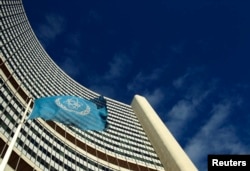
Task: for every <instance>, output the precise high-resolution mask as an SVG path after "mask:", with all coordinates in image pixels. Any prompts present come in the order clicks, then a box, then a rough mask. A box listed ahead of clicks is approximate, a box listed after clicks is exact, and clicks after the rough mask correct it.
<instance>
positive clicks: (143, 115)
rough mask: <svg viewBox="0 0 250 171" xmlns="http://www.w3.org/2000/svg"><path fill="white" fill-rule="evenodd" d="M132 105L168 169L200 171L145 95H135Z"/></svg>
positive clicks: (168, 170) (165, 167)
mask: <svg viewBox="0 0 250 171" xmlns="http://www.w3.org/2000/svg"><path fill="white" fill-rule="evenodd" d="M131 106H132V109H133V110H134V112H135V114H136V116H137V117H138V120H139V122H140V123H141V125H142V127H143V129H144V131H145V132H146V134H147V135H148V138H149V140H150V142H151V143H152V146H153V147H154V149H155V151H156V153H157V154H158V157H159V159H160V160H161V162H162V164H163V166H164V169H165V170H166V171H198V169H197V168H196V166H195V165H194V164H193V162H192V161H191V160H190V159H189V157H188V156H187V154H186V153H185V152H184V150H183V149H182V148H181V146H180V145H179V143H178V142H177V141H176V139H175V138H174V136H173V135H172V134H171V132H170V131H169V130H168V128H167V127H166V126H165V125H164V124H163V122H162V120H161V119H160V118H159V116H158V115H157V113H156V112H155V111H154V109H153V108H152V107H151V105H150V104H149V102H148V101H147V100H146V98H145V97H143V96H140V95H135V96H134V98H133V100H132V103H131Z"/></svg>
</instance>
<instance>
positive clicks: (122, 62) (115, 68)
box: [104, 54, 132, 81]
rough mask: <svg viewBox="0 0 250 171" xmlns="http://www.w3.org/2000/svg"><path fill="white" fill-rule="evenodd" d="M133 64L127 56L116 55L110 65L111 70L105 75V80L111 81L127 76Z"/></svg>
mask: <svg viewBox="0 0 250 171" xmlns="http://www.w3.org/2000/svg"><path fill="white" fill-rule="evenodd" d="M131 64H132V62H131V61H130V59H129V57H128V56H127V55H126V54H116V55H115V56H114V57H113V59H112V61H111V62H110V63H109V69H108V70H107V72H106V74H105V75H104V79H105V80H107V81H109V80H113V79H117V78H121V77H123V76H125V75H127V72H128V69H129V67H130V65H131Z"/></svg>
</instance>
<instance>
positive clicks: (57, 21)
mask: <svg viewBox="0 0 250 171" xmlns="http://www.w3.org/2000/svg"><path fill="white" fill-rule="evenodd" d="M64 29H65V19H64V18H63V17H62V16H60V15H57V14H49V15H46V16H45V23H43V24H40V25H39V27H38V28H37V35H38V38H39V39H40V41H41V42H42V43H43V44H44V45H45V46H46V45H48V44H49V43H50V42H51V41H54V39H55V38H56V37H57V36H58V35H60V34H61V33H62V32H63V31H64Z"/></svg>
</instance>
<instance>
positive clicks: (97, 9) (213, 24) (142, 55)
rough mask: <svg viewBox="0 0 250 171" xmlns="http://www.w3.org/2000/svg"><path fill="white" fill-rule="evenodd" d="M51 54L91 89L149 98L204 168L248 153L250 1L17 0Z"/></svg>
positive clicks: (124, 97) (121, 97) (124, 98)
mask: <svg viewBox="0 0 250 171" xmlns="http://www.w3.org/2000/svg"><path fill="white" fill-rule="evenodd" d="M23 1H24V6H25V9H26V12H27V15H28V18H29V19H30V22H31V25H32V27H33V29H34V31H35V33H36V35H37V36H38V38H39V40H40V41H41V43H42V44H43V46H44V47H45V49H46V51H47V52H48V54H49V55H50V56H51V57H52V58H53V59H54V60H55V62H56V63H57V64H58V65H59V66H60V67H61V68H62V69H63V70H64V71H65V72H66V73H68V74H69V75H70V76H71V77H72V78H74V79H75V80H76V81H78V82H79V83H81V84H82V85H84V86H85V87H87V88H90V89H91V90H94V91H97V92H99V93H101V94H103V95H105V96H108V97H111V98H114V99H117V100H119V101H122V102H125V103H128V104H130V102H131V100H132V98H133V96H134V94H141V95H143V96H145V97H146V98H147V99H148V100H149V102H150V103H151V104H152V106H153V107H154V108H155V110H156V111H157V113H158V114H159V115H160V117H161V118H162V120H163V122H164V123H165V124H166V125H167V127H168V128H169V129H170V130H171V132H172V133H173V134H174V136H175V137H176V139H177V140H178V141H179V142H180V144H181V146H182V147H183V148H184V150H185V151H186V152H187V153H188V155H189V156H190V158H191V159H192V160H193V161H194V163H195V164H196V165H197V167H198V168H199V169H200V170H206V160H207V158H206V157H207V154H224V153H226V154H243V153H248V154H249V153H250V146H249V144H250V133H249V125H250V115H249V111H250V110H249V108H250V107H249V98H250V93H249V92H250V67H249V63H250V58H249V56H250V51H249V49H250V48H249V46H250V32H249V30H250V10H249V6H250V2H248V1H235V0H190V1H184V0H175V1H170V0H156V1H149V0H144V1H141V0H137V1H136V0H126V1H125V0H123V1H122V0H120V1H117V0H110V1H104V0H96V1H83V0H75V1H72V2H70V3H69V2H68V1H59V0H54V1H49V0H44V1H28V0H23Z"/></svg>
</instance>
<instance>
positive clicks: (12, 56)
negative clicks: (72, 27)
mask: <svg viewBox="0 0 250 171" xmlns="http://www.w3.org/2000/svg"><path fill="white" fill-rule="evenodd" d="M0 7H1V8H0V123H1V124H0V155H1V159H2V158H3V156H4V155H5V152H6V149H7V148H8V144H9V143H10V141H11V139H12V137H13V134H14V132H15V130H16V127H17V125H18V124H19V122H20V119H21V117H22V112H23V111H24V110H25V108H26V106H27V103H28V99H29V97H32V98H33V99H36V98H40V97H46V96H53V95H74V96H80V97H84V98H86V99H92V98H96V97H98V96H99V94H97V93H95V92H93V91H91V90H89V89H87V88H85V87H84V86H82V85H80V84H78V83H77V82H75V81H74V80H73V79H72V78H70V77H69V76H68V75H67V74H65V73H64V72H63V71H62V70H61V69H60V68H59V67H58V66H57V65H56V64H55V63H54V62H53V60H52V59H51V58H50V57H49V55H48V54H47V53H46V51H45V50H44V49H43V47H42V46H41V44H40V43H39V41H38V39H37V37H36V36H35V34H34V32H33V30H32V28H31V26H30V24H29V21H28V19H27V17H26V14H25V10H24V7H23V4H22V1H21V0H0ZM105 99H106V101H107V109H108V113H109V115H108V122H109V127H108V129H107V130H106V131H103V132H96V131H81V130H79V129H77V128H74V127H67V126H65V125H62V124H60V123H56V122H53V121H44V120H42V119H36V120H27V121H26V122H25V123H24V125H23V126H22V129H21V132H20V134H19V136H18V139H17V141H16V144H15V146H14V149H13V151H12V154H11V157H10V159H9V161H8V166H7V167H6V169H7V170H8V169H9V170H25V171H28V170H43V171H44V170H67V171H68V170H106V171H109V170H138V171H144V170H145V171H147V170H148V171H154V170H175V169H176V168H177V169H178V170H185V169H188V168H189V171H192V170H196V169H195V166H193V164H192V162H191V161H190V160H189V158H188V157H187V156H186V154H185V153H184V152H183V150H182V149H181V147H180V146H179V145H178V143H177V142H176V141H175V139H174V138H173V137H172V136H171V134H170V133H169V131H168V130H167V128H166V127H165V126H164V125H163V123H162V122H161V121H160V119H159V118H158V116H157V114H155V112H154V111H153V109H152V108H151V107H150V105H149V104H148V103H147V101H146V100H145V99H144V98H143V97H141V96H135V98H134V100H133V102H132V104H131V105H128V104H124V103H121V102H119V101H116V100H113V99H111V98H108V97H105ZM145 106H146V107H145ZM147 107H148V108H147ZM30 111H31V108H30V110H29V112H30ZM146 116H148V117H146ZM150 117H153V118H150ZM155 118H156V119H155ZM153 120H155V121H154V122H153ZM149 123H150V124H149ZM159 123H160V124H159ZM161 124H162V127H159V125H161ZM169 142H172V143H173V144H174V145H173V144H169ZM176 149H177V151H176ZM178 150H179V151H178ZM183 156H184V157H183ZM179 157H182V158H179ZM178 158H179V159H178ZM190 168H191V170H190ZM175 171H177V170H175Z"/></svg>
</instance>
